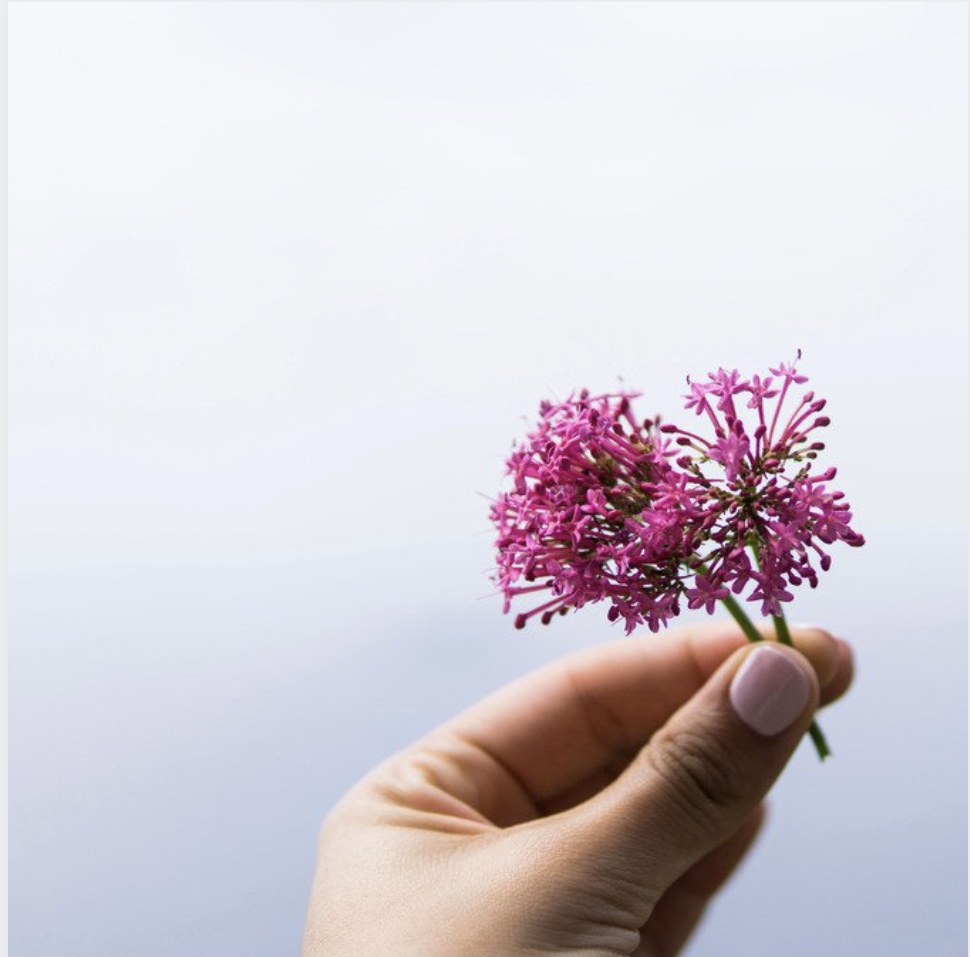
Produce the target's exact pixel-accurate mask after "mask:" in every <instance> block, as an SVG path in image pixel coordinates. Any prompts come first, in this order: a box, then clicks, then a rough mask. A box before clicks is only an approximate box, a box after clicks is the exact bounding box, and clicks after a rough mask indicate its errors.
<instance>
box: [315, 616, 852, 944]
mask: <svg viewBox="0 0 970 957" xmlns="http://www.w3.org/2000/svg"><path fill="white" fill-rule="evenodd" d="M793 638H794V641H795V644H796V646H797V648H798V649H799V650H798V651H797V652H796V651H794V650H792V649H790V648H787V647H782V646H780V645H778V644H775V643H773V642H765V643H764V644H750V643H748V642H747V641H746V640H745V639H744V638H743V636H742V635H741V634H740V632H738V631H737V630H736V629H735V628H734V627H733V626H732V625H727V624H719V623H711V624H709V625H706V626H696V627H689V628H678V629H672V630H670V631H668V632H667V633H665V634H662V635H660V636H648V637H644V638H640V639H637V638H626V639H622V640H620V641H616V642H612V643H610V644H604V645H600V646H598V647H594V648H592V649H590V650H588V651H585V652H581V653H579V654H576V655H573V656H571V657H568V658H564V659H563V660H561V661H558V662H555V663H554V664H552V665H549V666H547V667H545V668H543V669H541V670H539V671H537V672H535V673H533V674H531V675H528V676H526V677H525V678H522V679H520V680H519V681H517V682H515V683H513V684H511V685H509V686H508V687H506V688H503V689H502V690H500V691H498V692H497V693H495V694H493V695H492V696H491V697H489V698H487V699H486V700H484V701H482V702H481V703H479V704H478V705H476V706H475V707H473V708H471V709H470V710H468V711H466V712H465V713H463V714H462V715H460V716H459V717H457V718H455V719H453V720H452V721H450V722H449V723H447V724H445V725H443V726H442V727H440V728H438V729H437V730H435V731H433V732H432V733H431V734H429V735H428V736H427V737H425V738H423V739H422V740H420V741H418V742H417V743H416V744H414V745H412V746H411V747H409V748H407V749H406V750H405V751H403V752H401V753H400V754H397V755H395V756H394V757H392V758H390V759H389V760H388V761H386V762H385V763H384V764H382V765H380V766H379V767H378V768H377V769H375V770H374V771H373V772H371V773H370V774H369V775H368V776H367V777H366V778H364V779H363V780H362V781H360V782H359V783H358V784H357V785H356V786H355V787H354V788H353V789H352V790H351V791H350V792H349V793H348V794H347V795H346V796H345V797H344V798H343V800H342V801H341V802H340V803H339V804H338V805H337V806H336V808H335V809H334V810H333V811H332V813H331V814H330V815H329V817H328V818H327V820H326V822H325V823H324V826H323V829H322V831H321V836H320V846H319V858H318V867H317V874H316V878H315V881H314V887H313V892H312V896H311V901H310V909H309V914H308V918H307V928H306V936H305V939H304V947H303V953H304V954H305V955H323V954H340V955H351V954H367V955H376V954H395V955H404V954H415V955H417V954H420V955H432V954H449V955H458V954H492V955H497V954H543V953H545V954H559V955H562V954H584V955H586V954H608V955H616V954H639V955H657V957H671V955H673V954H675V953H676V952H677V951H678V950H680V948H681V947H682V946H683V944H684V942H685V940H686V939H687V937H688V935H689V934H690V933H691V931H692V930H693V929H694V926H695V925H696V923H697V921H698V919H699V918H700V916H701V914H702V912H703V910H704V907H705V905H706V903H707V901H708V899H709V898H710V897H711V895H712V894H713V893H714V892H715V891H716V890H717V889H718V888H719V887H720V886H721V884H722V883H723V882H724V881H725V879H726V878H727V877H728V875H729V874H730V873H731V872H732V871H733V870H734V868H735V867H736V866H737V864H738V862H739V861H740V860H741V858H742V857H743V856H744V854H745V852H746V851H747V850H748V848H749V847H750V845H751V843H752V841H753V840H754V837H755V835H756V834H757V832H758V829H759V827H760V824H761V820H762V806H761V805H762V799H763V797H764V795H765V794H766V792H767V791H768V789H769V788H770V787H771V784H772V783H773V782H774V780H775V778H776V777H777V776H778V774H779V773H780V771H781V770H782V768H783V767H784V765H785V763H786V762H787V760H788V758H789V757H790V755H791V753H792V752H793V751H794V749H795V747H796V746H797V744H798V742H799V740H800V739H801V738H802V736H803V734H804V733H805V730H806V729H807V728H808V725H809V723H810V721H811V718H812V714H813V712H814V711H815V709H816V707H817V706H818V705H819V703H823V704H824V703H827V702H829V701H831V700H833V699H835V698H837V697H839V696H840V695H841V694H842V693H843V692H844V691H845V690H846V689H847V688H848V686H849V684H850V682H851V680H852V658H851V653H850V651H849V648H848V645H846V644H845V642H843V641H841V640H839V639H836V638H833V637H832V636H831V635H829V634H827V633H826V632H824V631H821V630H818V629H814V628H810V629H804V628H802V629H798V628H796V629H793ZM818 773H819V774H824V773H825V771H824V769H823V768H819V769H818Z"/></svg>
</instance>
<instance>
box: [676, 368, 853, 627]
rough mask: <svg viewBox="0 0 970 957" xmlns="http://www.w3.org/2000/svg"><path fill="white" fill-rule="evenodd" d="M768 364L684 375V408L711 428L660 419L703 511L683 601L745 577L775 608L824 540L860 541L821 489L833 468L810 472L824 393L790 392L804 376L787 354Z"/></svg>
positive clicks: (737, 585) (740, 586) (806, 576)
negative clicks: (743, 372)
mask: <svg viewBox="0 0 970 957" xmlns="http://www.w3.org/2000/svg"><path fill="white" fill-rule="evenodd" d="M770 372H771V376H769V377H767V378H764V379H762V378H761V377H760V376H752V377H751V378H750V379H741V378H740V377H739V376H738V373H737V372H736V371H731V372H725V370H723V369H720V370H718V372H717V373H712V374H709V375H708V377H707V379H708V381H707V382H705V383H702V384H697V383H689V384H690V393H689V394H688V395H687V396H685V398H686V399H687V408H688V409H690V408H693V409H694V410H695V412H696V413H697V415H699V416H704V417H705V419H706V422H705V425H707V426H709V427H710V430H712V431H713V436H711V437H709V438H705V437H703V436H702V435H700V434H698V433H695V432H691V431H687V430H685V429H682V428H679V427H678V426H675V425H665V426H663V427H662V431H663V432H664V433H665V434H668V435H670V436H672V437H673V438H674V440H675V441H676V443H677V444H678V445H680V446H681V447H682V448H683V449H684V452H685V454H683V455H681V456H680V457H679V458H678V459H677V469H678V470H679V471H680V472H681V473H682V474H683V475H686V476H687V477H688V478H687V485H688V487H689V488H690V490H691V495H692V497H693V502H694V506H695V508H696V509H697V510H699V511H703V512H704V513H705V514H706V515H707V516H708V523H707V524H706V525H705V528H704V531H703V534H702V536H701V537H700V538H699V539H698V540H697V542H696V546H697V547H696V554H695V556H694V558H693V559H692V560H691V561H690V563H689V566H690V568H691V569H692V570H693V571H694V572H695V573H696V576H697V578H696V581H695V584H694V586H693V588H691V589H689V590H688V592H687V594H688V597H689V599H690V603H691V607H700V604H701V603H706V604H707V605H708V607H709V609H710V604H711V603H710V601H709V600H708V599H709V596H711V595H715V594H717V592H718V589H726V588H730V590H731V591H732V592H733V593H734V594H736V595H740V594H741V593H742V592H744V591H745V589H746V588H748V586H752V587H751V590H750V592H749V593H748V594H747V595H746V596H745V597H746V598H748V599H749V600H752V601H759V602H760V603H761V612H762V614H763V615H773V616H779V615H781V603H782V602H787V601H791V599H792V597H793V595H792V593H791V591H790V587H791V586H796V585H800V584H801V583H802V582H803V581H807V582H808V583H809V585H810V586H811V587H812V588H814V587H815V586H816V585H817V584H818V571H819V570H822V571H825V570H827V569H828V568H829V566H830V565H831V561H832V559H831V555H830V553H829V551H828V547H829V546H831V545H833V544H834V543H835V542H838V541H842V542H845V543H846V544H847V545H852V546H859V545H862V544H864V541H865V540H864V539H863V537H862V536H861V535H859V534H858V533H857V532H855V531H853V530H852V528H851V527H850V525H849V522H850V521H851V520H852V513H851V511H850V510H849V505H848V503H847V502H846V501H845V497H844V495H843V493H842V492H839V491H835V490H831V489H830V488H829V483H830V482H831V480H832V479H833V478H834V477H835V469H834V468H830V469H827V470H825V471H824V472H815V460H816V459H817V457H818V453H819V452H820V451H822V449H824V448H825V445H824V444H823V443H822V442H820V441H818V440H817V439H816V438H814V436H813V433H815V432H816V431H817V430H818V429H821V428H824V427H825V426H827V425H828V424H829V419H828V418H827V417H826V416H824V415H820V413H821V411H822V409H823V408H824V407H825V404H826V403H825V400H824V399H819V398H816V396H815V394H814V393H813V392H804V393H803V394H801V395H800V396H796V394H795V391H796V390H795V389H793V386H794V387H797V386H802V385H804V384H805V383H806V382H807V381H808V378H807V377H806V376H804V375H802V374H800V373H799V372H797V371H796V368H795V364H794V363H792V364H791V365H788V364H782V365H780V366H779V367H778V368H777V369H771V370H770ZM745 397H747V400H746V401H743V402H742V401H740V400H743V399H744V398H745ZM736 400H739V401H736ZM739 405H743V408H741V409H739V408H738V406H739ZM699 431H704V429H701V430H699ZM752 557H753V558H754V561H753V562H752V560H751V559H752Z"/></svg>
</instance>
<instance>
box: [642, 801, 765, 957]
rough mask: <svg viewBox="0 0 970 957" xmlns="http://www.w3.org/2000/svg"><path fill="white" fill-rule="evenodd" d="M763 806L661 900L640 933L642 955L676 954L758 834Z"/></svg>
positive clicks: (763, 814)
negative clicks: (709, 902)
mask: <svg viewBox="0 0 970 957" xmlns="http://www.w3.org/2000/svg"><path fill="white" fill-rule="evenodd" d="M764 820H765V806H764V804H759V805H758V806H757V808H755V810H754V812H753V813H752V814H751V815H749V817H748V818H747V819H746V820H745V821H744V823H743V824H742V825H741V827H739V828H738V829H737V830H736V831H735V832H734V834H732V835H731V836H730V837H729V838H728V839H727V840H726V841H725V842H724V843H723V844H720V845H719V846H718V847H716V848H714V850H713V851H711V852H710V853H709V854H708V855H707V856H706V857H702V858H701V859H700V860H699V861H698V862H697V863H696V864H695V865H694V866H693V867H691V868H690V869H689V870H688V871H687V872H686V873H685V874H684V875H683V877H681V878H680V879H679V880H677V881H675V882H674V884H673V886H672V887H671V888H670V889H669V890H668V891H667V893H666V894H664V896H663V897H661V898H660V900H659V901H658V903H657V905H656V906H655V907H654V909H653V913H652V914H651V915H650V919H649V920H648V921H647V924H646V926H645V927H644V928H643V930H642V931H641V940H642V944H641V948H640V951H639V952H642V953H643V954H645V955H646V954H676V953H678V952H679V951H680V949H681V948H682V947H683V946H684V944H685V943H686V942H687V939H688V938H689V937H690V935H691V934H692V933H693V931H694V928H695V927H696V926H697V923H698V921H699V920H700V919H701V917H702V916H703V915H704V910H705V909H706V907H707V904H708V901H709V900H710V899H711V898H712V897H713V896H714V894H715V893H716V892H717V891H718V890H720V888H721V887H722V886H723V885H724V882H725V881H726V880H727V879H728V878H729V877H730V876H731V875H732V874H733V873H734V871H735V870H736V869H737V866H738V865H739V864H740V863H741V861H742V860H743V859H744V857H745V856H746V855H747V853H748V851H749V850H750V848H751V845H752V844H753V843H754V842H755V840H756V839H757V837H758V835H759V834H760V833H761V828H762V826H763V824H764Z"/></svg>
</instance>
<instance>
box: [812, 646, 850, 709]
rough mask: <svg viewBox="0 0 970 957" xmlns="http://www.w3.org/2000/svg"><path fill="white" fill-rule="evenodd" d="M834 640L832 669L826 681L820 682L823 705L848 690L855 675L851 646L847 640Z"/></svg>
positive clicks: (836, 698)
mask: <svg viewBox="0 0 970 957" xmlns="http://www.w3.org/2000/svg"><path fill="white" fill-rule="evenodd" d="M835 640H836V660H835V666H834V667H833V669H832V672H831V674H830V676H829V679H828V681H825V682H822V701H821V703H822V704H823V705H826V704H831V702H833V701H836V700H838V699H839V698H841V697H842V695H844V694H845V693H846V691H848V690H849V687H850V686H851V684H852V680H853V678H854V677H855V661H854V656H853V654H852V647H851V646H850V645H849V644H848V642H845V641H842V639H841V638H836V639H835ZM800 650H801V649H800Z"/></svg>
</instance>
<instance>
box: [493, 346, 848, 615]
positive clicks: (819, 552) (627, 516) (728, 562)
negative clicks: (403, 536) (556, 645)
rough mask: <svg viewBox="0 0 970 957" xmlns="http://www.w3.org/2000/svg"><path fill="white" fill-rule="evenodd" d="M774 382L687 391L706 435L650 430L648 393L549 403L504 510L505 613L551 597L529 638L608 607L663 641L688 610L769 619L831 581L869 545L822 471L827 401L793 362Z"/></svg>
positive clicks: (733, 376)
mask: <svg viewBox="0 0 970 957" xmlns="http://www.w3.org/2000/svg"><path fill="white" fill-rule="evenodd" d="M770 373H771V374H770V375H769V376H767V377H764V378H762V377H761V376H758V375H754V376H752V377H751V378H749V379H742V378H741V377H740V376H739V374H738V373H737V372H736V371H730V372H728V371H725V370H724V369H719V370H718V371H717V372H716V373H711V374H709V375H708V377H707V380H706V381H705V382H702V383H692V382H690V380H688V383H689V386H690V392H689V394H688V395H687V396H686V397H685V398H686V399H687V405H686V407H687V409H693V410H694V412H695V413H696V414H697V415H698V416H699V417H701V420H702V426H704V428H699V429H696V430H687V429H683V428H681V427H679V426H676V425H666V424H665V425H661V424H659V422H657V421H652V420H649V419H646V420H638V419H636V418H635V417H634V415H633V411H632V401H631V400H632V399H634V398H636V397H637V396H638V393H628V392H619V393H615V394H608V395H598V396H590V395H589V393H588V392H586V391H583V392H580V393H578V394H577V395H571V396H570V397H569V398H567V399H566V400H565V401H563V402H560V403H551V402H543V403H542V405H541V407H540V422H539V426H538V428H537V429H536V430H535V431H534V432H533V433H531V434H530V435H529V436H528V437H527V439H526V441H525V442H524V443H523V444H522V445H520V446H518V447H517V448H516V449H515V450H514V451H513V453H512V455H511V456H510V458H509V460H508V463H507V467H508V472H509V473H510V474H511V476H512V479H513V487H512V489H511V490H510V491H508V492H504V493H502V494H501V495H500V496H499V497H498V498H497V499H496V500H495V501H494V502H493V504H492V509H491V515H492V519H493V521H494V522H495V524H496V526H497V528H498V540H497V542H496V544H497V548H498V569H497V573H496V576H495V580H496V583H497V584H498V586H499V588H500V589H501V590H502V592H503V594H504V596H505V610H506V611H508V610H509V608H510V605H511V601H512V599H513V598H516V597H518V596H520V595H526V594H532V593H536V594H538V593H540V592H545V593H546V594H545V595H543V596H542V597H543V599H544V600H543V601H541V602H540V603H539V604H538V605H536V606H535V607H533V608H532V609H531V610H530V611H527V612H525V613H522V614H519V615H518V616H517V618H516V627H519V628H521V627H524V625H525V623H526V622H527V621H528V619H530V618H531V617H533V616H534V615H540V616H541V620H542V621H543V623H548V622H549V621H550V620H551V618H552V617H553V615H555V614H556V613H562V614H565V613H566V612H567V611H568V610H569V609H570V608H579V607H581V606H583V605H585V604H589V603H593V602H599V601H608V602H609V603H610V608H609V612H608V617H609V618H610V620H611V621H616V620H617V619H619V618H623V619H624V622H625V625H626V630H627V632H628V633H629V632H631V631H633V630H634V629H635V628H636V627H637V626H639V625H641V624H646V625H647V626H648V627H649V628H650V629H651V630H652V631H657V630H658V629H659V628H660V627H661V626H663V625H664V624H666V622H667V621H668V620H669V619H670V618H672V617H674V616H675V615H677V614H678V613H679V611H680V606H681V601H682V599H686V600H687V604H688V607H690V608H700V607H704V608H706V610H707V611H708V612H710V611H713V609H714V605H715V603H716V602H717V601H719V600H720V601H725V600H730V596H731V595H732V594H733V595H739V596H740V595H742V593H743V592H744V591H745V590H746V589H747V590H748V594H746V595H744V596H743V597H744V598H745V599H747V600H750V601H756V602H760V603H761V612H762V614H764V615H774V616H780V615H781V614H782V611H781V603H782V602H787V601H790V600H791V599H792V594H791V591H790V590H789V589H790V587H791V586H796V585H799V584H801V583H802V582H803V581H807V582H808V583H809V585H810V586H812V587H815V585H816V584H817V583H818V570H827V569H828V568H829V566H830V564H831V556H830V554H829V552H828V550H827V547H828V546H830V545H832V544H833V543H835V542H837V541H843V542H846V543H847V544H849V545H853V546H858V545H862V544H863V541H864V540H863V538H862V536H861V535H859V534H857V533H856V532H854V531H853V530H852V529H851V528H850V526H849V522H850V521H851V518H852V515H851V512H850V511H849V506H848V504H847V503H846V502H845V500H844V496H843V494H842V493H841V492H839V491H834V490H830V489H829V483H830V482H831V480H832V479H833V478H834V476H835V469H827V470H826V471H823V472H820V473H816V472H815V471H814V467H815V460H816V457H817V455H818V453H819V452H820V451H821V450H822V449H823V448H824V445H823V443H822V442H820V441H818V440H817V439H814V438H813V437H812V434H813V433H814V432H815V431H816V430H818V429H821V428H823V427H825V426H826V425H828V422H829V420H828V419H827V418H826V417H825V416H823V415H820V413H821V411H822V409H823V408H824V406H825V400H824V399H817V398H816V397H815V395H814V393H812V392H804V393H803V394H801V396H800V397H799V398H797V399H796V398H795V395H794V393H795V392H796V391H797V387H800V386H803V385H804V384H805V382H807V379H806V377H805V376H804V375H801V374H800V373H799V372H798V371H797V370H796V368H795V365H794V364H782V365H780V366H779V367H778V368H776V369H771V370H770ZM703 432H707V434H706V435H705V434H702V433H703Z"/></svg>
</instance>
